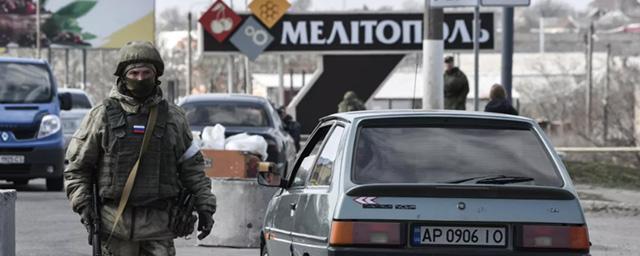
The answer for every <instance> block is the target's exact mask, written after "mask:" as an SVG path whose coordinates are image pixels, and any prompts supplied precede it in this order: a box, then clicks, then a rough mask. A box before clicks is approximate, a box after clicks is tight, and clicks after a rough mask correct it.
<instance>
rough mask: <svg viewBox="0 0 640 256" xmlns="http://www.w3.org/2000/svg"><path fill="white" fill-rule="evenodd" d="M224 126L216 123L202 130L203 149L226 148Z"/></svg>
mask: <svg viewBox="0 0 640 256" xmlns="http://www.w3.org/2000/svg"><path fill="white" fill-rule="evenodd" d="M224 131H225V129H224V126H222V125H221V124H216V125H215V126H207V127H205V128H204V129H203V130H202V149H218V150H222V149H224V144H225V139H224Z"/></svg>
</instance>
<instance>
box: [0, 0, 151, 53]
mask: <svg viewBox="0 0 640 256" xmlns="http://www.w3.org/2000/svg"><path fill="white" fill-rule="evenodd" d="M12 2H13V3H14V4H9V5H6V4H5V7H7V8H5V9H6V10H5V11H4V12H2V13H0V47H5V46H12V47H33V46H35V45H36V33H35V31H36V7H35V1H12ZM40 2H41V3H42V6H41V10H40V18H41V22H42V25H41V27H40V30H41V37H42V39H41V46H42V47H48V46H53V47H58V46H62V47H94V48H119V47H121V46H122V45H124V44H125V43H126V42H127V41H131V40H144V41H151V42H153V41H154V34H155V31H154V29H155V17H154V15H155V13H154V12H155V11H154V10H155V1H153V0H141V1H129V0H109V1H97V0H47V1H40Z"/></svg>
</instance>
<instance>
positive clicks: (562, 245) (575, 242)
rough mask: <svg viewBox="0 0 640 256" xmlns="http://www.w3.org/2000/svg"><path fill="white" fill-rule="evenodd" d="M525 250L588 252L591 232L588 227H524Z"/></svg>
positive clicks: (523, 241) (523, 240) (523, 244)
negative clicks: (545, 249)
mask: <svg viewBox="0 0 640 256" xmlns="http://www.w3.org/2000/svg"><path fill="white" fill-rule="evenodd" d="M521 246H522V247H523V248H530V249H544V248H549V249H571V250H588V249H589V246H590V243H589V231H588V230H587V227H586V226H545V225H524V226H522V244H521Z"/></svg>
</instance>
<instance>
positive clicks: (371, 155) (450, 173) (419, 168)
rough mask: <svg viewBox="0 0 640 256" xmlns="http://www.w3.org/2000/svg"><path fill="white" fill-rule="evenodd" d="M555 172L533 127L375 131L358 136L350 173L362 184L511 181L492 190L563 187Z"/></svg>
mask: <svg viewBox="0 0 640 256" xmlns="http://www.w3.org/2000/svg"><path fill="white" fill-rule="evenodd" d="M554 166H555V165H554V163H553V162H552V160H551V158H550V155H549V153H548V152H547V151H546V149H545V147H544V146H543V144H542V142H541V140H540V138H539V137H538V135H537V134H536V133H535V132H534V131H533V129H532V128H530V127H528V128H527V127H522V126H520V127H500V126H495V125H492V126H482V125H479V124H469V125H464V124H463V125H461V124H455V125H451V124H437V123H436V124H430V125H424V124H421V125H415V124H409V125H394V126H392V127H388V126H387V127H384V126H381V125H374V126H369V127H367V126H362V127H360V128H359V130H358V136H357V141H356V148H355V154H354V163H353V170H354V171H353V172H352V173H353V180H354V182H355V183H359V184H365V183H474V181H476V182H477V181H478V180H481V179H483V178H489V179H492V178H496V177H497V178H500V181H501V182H503V181H504V180H505V178H511V180H510V181H508V182H504V183H500V182H497V183H490V184H514V185H538V186H556V187H561V186H562V185H563V182H562V179H561V178H560V176H559V174H558V171H557V170H556V168H555V167H554ZM523 177H524V178H526V179H522V178H523ZM513 178H520V179H519V180H515V179H513ZM493 181H495V180H493ZM477 183H481V182H477Z"/></svg>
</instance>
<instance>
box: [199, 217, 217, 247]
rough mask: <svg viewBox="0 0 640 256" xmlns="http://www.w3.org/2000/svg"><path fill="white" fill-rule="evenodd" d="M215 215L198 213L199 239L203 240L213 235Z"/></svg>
mask: <svg viewBox="0 0 640 256" xmlns="http://www.w3.org/2000/svg"><path fill="white" fill-rule="evenodd" d="M213 222H214V221H213V213H211V212H205V211H199V212H198V231H199V232H198V239H199V240H202V239H204V238H205V237H207V236H208V235H209V233H211V228H212V227H213Z"/></svg>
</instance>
